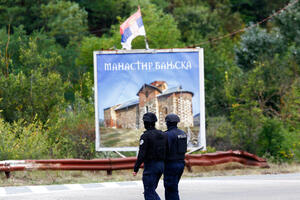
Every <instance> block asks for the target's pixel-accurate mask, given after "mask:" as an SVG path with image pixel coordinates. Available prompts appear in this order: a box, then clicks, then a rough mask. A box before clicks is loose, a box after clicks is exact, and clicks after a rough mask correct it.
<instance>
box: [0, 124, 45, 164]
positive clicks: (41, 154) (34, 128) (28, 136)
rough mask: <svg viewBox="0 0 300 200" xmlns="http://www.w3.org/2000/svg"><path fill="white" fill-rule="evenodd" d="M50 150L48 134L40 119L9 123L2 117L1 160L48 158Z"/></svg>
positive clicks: (0, 126)
mask: <svg viewBox="0 0 300 200" xmlns="http://www.w3.org/2000/svg"><path fill="white" fill-rule="evenodd" d="M48 150H49V146H48V142H47V134H46V132H45V131H44V129H43V125H42V123H40V122H39V121H37V120H34V121H33V122H32V123H26V122H24V120H19V121H18V122H14V123H13V124H9V123H6V122H4V121H3V120H2V119H0V159H1V160H8V159H40V158H47V157H49V151H48Z"/></svg>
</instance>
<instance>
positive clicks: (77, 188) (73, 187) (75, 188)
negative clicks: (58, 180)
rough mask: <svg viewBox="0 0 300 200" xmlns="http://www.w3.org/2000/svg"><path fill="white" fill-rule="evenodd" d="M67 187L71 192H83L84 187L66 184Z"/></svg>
mask: <svg viewBox="0 0 300 200" xmlns="http://www.w3.org/2000/svg"><path fill="white" fill-rule="evenodd" d="M64 186H65V187H67V188H69V189H70V190H83V189H84V187H82V185H80V184H65V185H64Z"/></svg>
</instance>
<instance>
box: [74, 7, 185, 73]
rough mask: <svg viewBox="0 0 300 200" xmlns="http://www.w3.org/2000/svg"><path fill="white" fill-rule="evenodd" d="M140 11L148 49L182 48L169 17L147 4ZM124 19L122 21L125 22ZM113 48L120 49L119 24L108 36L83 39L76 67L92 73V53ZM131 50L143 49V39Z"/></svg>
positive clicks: (134, 43) (178, 34)
mask: <svg viewBox="0 0 300 200" xmlns="http://www.w3.org/2000/svg"><path fill="white" fill-rule="evenodd" d="M141 11H142V16H143V23H144V26H145V29H146V34H147V38H148V42H149V46H150V48H175V47H181V46H182V43H181V42H180V32H179V30H178V29H177V27H176V22H175V21H174V19H173V17H172V16H171V15H168V14H167V15H166V14H164V13H163V12H162V10H160V9H158V8H157V7H156V6H155V5H153V4H151V3H147V2H145V3H144V4H143V5H142V7H141ZM127 17H128V16H127ZM127 17H126V18H127ZM126 18H124V19H123V20H122V21H125V19H126ZM170 35H172V37H170ZM114 48H117V49H120V48H122V47H121V35H120V32H119V24H117V25H113V26H112V27H111V32H110V34H106V35H103V36H102V37H101V38H97V37H87V38H84V40H83V42H82V45H81V48H80V55H79V57H78V59H77V65H78V66H80V65H81V66H84V67H86V68H87V69H88V71H89V72H91V73H93V65H92V64H93V51H94V50H99V49H114ZM132 48H133V49H144V48H145V42H144V37H142V36H140V37H137V38H136V39H134V40H133V42H132Z"/></svg>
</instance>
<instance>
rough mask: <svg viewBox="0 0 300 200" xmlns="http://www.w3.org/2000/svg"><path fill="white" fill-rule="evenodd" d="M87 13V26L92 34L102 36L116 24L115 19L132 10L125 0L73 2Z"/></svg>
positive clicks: (78, 0)
mask: <svg viewBox="0 0 300 200" xmlns="http://www.w3.org/2000/svg"><path fill="white" fill-rule="evenodd" d="M73 1H76V2H77V3H79V4H80V6H81V7H82V8H84V9H85V10H86V11H87V12H88V26H89V30H90V32H91V33H92V34H94V35H96V36H102V35H103V34H105V33H109V32H110V27H111V26H112V25H113V24H117V23H118V19H117V17H119V16H128V15H129V14H130V11H131V10H132V9H133V7H132V3H131V2H132V1H127V0H101V1H98V0H84V1H82V0H73Z"/></svg>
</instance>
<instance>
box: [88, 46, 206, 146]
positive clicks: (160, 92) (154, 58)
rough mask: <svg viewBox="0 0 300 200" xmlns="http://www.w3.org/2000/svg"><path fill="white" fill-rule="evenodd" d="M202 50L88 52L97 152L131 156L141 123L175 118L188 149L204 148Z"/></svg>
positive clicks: (161, 122) (161, 126)
mask: <svg viewBox="0 0 300 200" xmlns="http://www.w3.org/2000/svg"><path fill="white" fill-rule="evenodd" d="M203 63H204V60H203V49H200V48H194V49H160V50H155V49H149V50H129V51H128V50H114V51H95V52H94V78H95V81H94V84H95V88H94V89H95V118H96V150H97V151H136V150H137V149H138V144H139V138H140V136H141V134H142V133H143V131H144V126H143V121H142V117H143V115H144V114H145V113H146V112H153V113H155V114H156V116H157V119H158V121H157V122H156V128H157V129H161V130H163V131H165V130H166V129H167V128H166V124H165V121H164V120H165V117H166V115H168V114H170V113H174V114H177V115H178V116H179V117H180V123H179V124H178V126H179V128H181V129H183V130H184V131H185V132H186V133H187V134H188V147H189V148H199V147H204V149H205V148H206V141H205V119H204V117H205V109H204V107H205V106H204V69H203Z"/></svg>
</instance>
